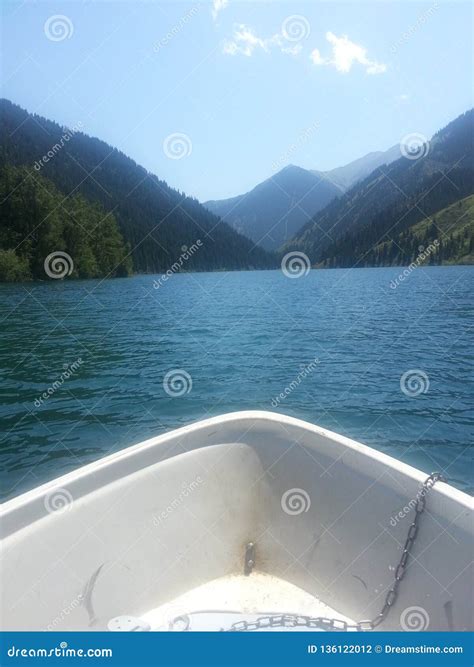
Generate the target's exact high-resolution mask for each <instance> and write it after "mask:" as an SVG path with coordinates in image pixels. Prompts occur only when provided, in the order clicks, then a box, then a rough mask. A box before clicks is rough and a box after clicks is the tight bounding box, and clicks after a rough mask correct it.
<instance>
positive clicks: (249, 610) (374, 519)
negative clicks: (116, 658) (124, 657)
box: [1, 412, 473, 630]
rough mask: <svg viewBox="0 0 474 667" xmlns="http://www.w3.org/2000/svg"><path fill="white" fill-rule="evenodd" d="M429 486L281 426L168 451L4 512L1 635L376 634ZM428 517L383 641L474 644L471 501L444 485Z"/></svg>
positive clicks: (133, 456)
mask: <svg viewBox="0 0 474 667" xmlns="http://www.w3.org/2000/svg"><path fill="white" fill-rule="evenodd" d="M425 479H426V474H425V473H422V472H421V471H419V470H416V469H414V468H412V467H410V466H408V465H405V464H404V463H401V462H399V461H397V460H395V459H393V458H391V457H389V456H387V455H385V454H383V453H380V452H378V451H375V450H373V449H371V448H369V447H367V446H365V445H362V444H360V443H358V442H355V441H353V440H350V439H348V438H345V437H342V436H340V435H337V434H335V433H332V432H330V431H327V430H325V429H322V428H319V427H317V426H314V425H312V424H309V423H306V422H303V421H300V420H297V419H293V418H291V417H286V416H282V415H279V414H276V413H270V412H237V413H232V414H227V415H224V416H221V417H216V418H212V419H208V420H205V421H202V422H199V423H197V424H193V425H190V426H186V427H184V428H180V429H177V430H175V431H172V432H170V433H167V434H164V435H160V436H158V437H156V438H152V439H151V440H147V441H145V442H143V443H140V444H138V445H135V446H132V447H129V448H128V449H125V450H123V451H120V452H118V453H116V454H113V455H111V456H107V457H105V458H103V459H101V460H99V461H97V462H95V463H92V464H90V465H87V466H84V467H82V468H80V469H78V470H76V471H74V472H71V473H69V474H67V475H64V476H62V477H60V478H58V479H56V480H54V481H52V482H49V483H47V484H44V485H42V486H40V487H38V488H36V489H34V490H32V491H29V492H28V493H25V494H23V495H21V496H19V497H17V498H14V499H12V500H10V501H8V502H6V503H5V504H4V505H3V508H2V511H1V530H2V546H3V550H2V554H3V556H2V576H1V586H2V629H3V630H7V629H8V630H91V629H92V630H104V629H107V628H109V629H112V630H124V629H132V630H133V629H134V630H147V629H151V630H168V629H173V630H186V629H192V630H201V629H202V630H209V629H217V630H218V629H231V628H232V627H234V628H235V629H259V628H260V627H261V628H263V629H267V628H268V627H270V629H272V628H273V626H274V627H275V628H280V629H282V628H284V627H285V626H288V627H296V629H308V627H311V624H310V623H309V622H308V621H307V620H305V619H311V618H315V617H318V618H326V619H336V621H335V626H334V627H336V628H337V627H341V628H345V627H347V625H346V624H348V625H349V626H352V625H353V624H354V623H355V622H357V621H359V620H361V619H374V618H377V616H378V614H379V613H380V611H381V609H382V608H383V606H384V603H385V602H386V598H387V593H388V592H389V591H390V589H391V588H392V587H393V585H394V581H395V578H396V577H395V573H396V571H397V570H396V568H397V565H398V564H399V563H400V559H401V557H402V555H403V550H404V545H405V542H406V538H407V532H408V529H409V526H410V524H411V523H412V521H413V517H414V516H415V515H416V509H415V507H416V504H417V502H419V501H420V497H421V498H423V495H422V496H420V494H419V491H420V487H421V485H422V483H423V482H424V481H425ZM425 500H426V510H425V512H424V513H423V515H422V516H421V517H420V521H419V526H418V529H417V531H415V532H417V535H416V539H415V541H414V543H413V544H412V545H411V546H410V554H409V558H408V562H407V563H406V567H405V568H402V569H404V570H405V575H404V576H403V579H402V581H400V583H399V585H397V591H396V593H397V594H396V595H395V596H393V600H392V604H390V605H389V607H390V609H389V610H388V613H386V615H385V616H384V617H383V620H382V622H381V623H380V625H379V629H381V630H400V629H404V630H416V629H419V630H423V629H425V630H469V629H471V626H472V569H471V568H472V563H471V560H472V545H473V524H472V509H473V503H472V499H471V498H470V496H467V495H466V494H464V493H462V492H461V491H459V490H457V489H455V488H453V487H452V486H450V485H449V484H446V483H444V482H439V481H438V482H437V483H436V484H435V485H434V486H433V488H431V490H430V491H429V493H428V494H427V495H426V497H425ZM398 572H400V570H399V571H398ZM277 617H279V619H278V620H277ZM295 618H296V619H298V618H299V620H296V621H295ZM259 619H260V620H259ZM262 619H263V620H262ZM269 619H270V620H269ZM271 619H274V620H273V621H272V620H271ZM292 619H293V620H292ZM278 621H279V622H278ZM337 623H339V625H337ZM234 624H237V625H234ZM321 627H322V629H325V627H324V623H323V624H322V626H321ZM334 627H333V626H330V625H327V626H326V629H334ZM367 628H368V629H369V626H367ZM311 629H320V628H319V626H318V627H317V626H316V625H315V624H314V625H313V627H311Z"/></svg>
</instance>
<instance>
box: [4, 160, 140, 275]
mask: <svg viewBox="0 0 474 667" xmlns="http://www.w3.org/2000/svg"><path fill="white" fill-rule="evenodd" d="M0 201H1V202H2V224H1V226H0V281H18V280H29V279H40V280H42V279H44V280H47V279H49V278H51V277H59V276H58V275H57V274H58V273H60V272H61V270H64V271H65V275H64V277H66V276H67V277H71V278H102V277H116V276H126V275H129V274H130V273H131V270H132V262H131V259H130V257H129V253H130V250H129V248H128V247H127V245H126V244H125V242H124V240H123V237H122V235H121V233H120V231H119V229H118V225H117V222H116V220H115V218H114V216H113V215H112V214H110V213H109V214H107V213H106V212H105V211H104V209H103V208H102V207H101V206H99V205H98V204H91V203H90V202H87V201H86V200H85V199H84V197H82V196H81V195H74V196H72V197H64V195H63V194H61V193H60V192H59V191H58V190H57V188H56V187H55V186H54V184H53V183H52V182H51V181H50V180H49V179H47V178H44V177H43V176H41V175H40V174H38V173H34V175H33V174H32V173H31V172H30V171H29V170H28V169H27V168H26V167H3V168H2V169H0ZM64 253H66V257H65V258H64ZM48 257H49V260H48V259H47V258H48ZM61 257H62V259H61ZM55 258H57V259H56V262H57V263H56V264H55Z"/></svg>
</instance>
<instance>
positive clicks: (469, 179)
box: [281, 109, 474, 266]
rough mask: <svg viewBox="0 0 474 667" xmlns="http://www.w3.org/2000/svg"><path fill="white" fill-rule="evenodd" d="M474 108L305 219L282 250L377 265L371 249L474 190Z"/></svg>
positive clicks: (328, 261) (319, 259) (328, 262)
mask: <svg viewBox="0 0 474 667" xmlns="http://www.w3.org/2000/svg"><path fill="white" fill-rule="evenodd" d="M473 129H474V110H472V109H471V110H469V111H467V112H465V113H464V114H461V115H460V116H459V117H458V118H456V119H454V120H453V121H451V123H449V124H448V125H447V126H446V127H444V128H442V129H441V130H439V131H438V132H437V133H436V134H435V135H433V137H432V139H431V140H430V141H429V142H428V143H427V144H426V145H425V146H424V147H423V148H422V149H421V150H422V151H423V152H422V153H420V155H419V156H417V158H416V159H414V158H413V157H403V156H402V157H401V158H400V159H399V160H396V161H394V162H392V163H391V164H390V165H387V166H386V167H379V168H378V169H376V170H375V171H374V172H372V173H371V174H370V175H369V176H368V177H367V178H365V179H364V180H363V181H361V182H359V183H358V184H356V185H355V186H353V187H352V188H351V189H350V190H349V191H347V192H346V193H345V194H344V195H343V196H342V197H340V198H338V199H337V200H335V201H333V202H331V203H330V204H329V205H328V206H327V207H326V208H325V209H324V210H323V211H321V212H319V213H317V214H316V215H315V217H314V218H313V220H312V221H310V222H308V223H306V224H305V225H304V226H303V227H302V228H301V230H300V231H299V232H298V234H297V235H296V236H295V237H294V238H293V239H292V240H291V241H289V242H288V243H287V244H285V246H284V247H283V248H282V249H281V251H282V252H283V251H288V250H290V249H292V250H300V251H303V252H305V253H306V254H307V255H308V256H309V257H310V259H311V262H312V263H314V264H321V263H322V264H323V265H324V266H353V265H355V264H357V265H359V264H360V265H362V266H370V265H372V264H371V263H370V262H371V260H370V257H371V254H370V253H371V249H372V248H373V247H375V246H376V245H377V244H379V243H380V242H381V241H382V240H383V239H384V238H385V237H386V238H389V236H392V237H393V235H398V234H400V233H402V232H405V231H406V230H408V229H409V228H410V227H411V226H412V225H414V224H416V223H418V222H420V221H421V220H422V219H424V218H426V217H428V216H431V215H433V214H435V213H436V212H438V211H440V210H442V209H444V208H446V207H447V206H449V205H451V204H453V203H455V202H456V201H458V200H460V199H463V198H464V197H467V196H469V195H471V194H472V193H473V191H474V150H473ZM364 258H367V259H364Z"/></svg>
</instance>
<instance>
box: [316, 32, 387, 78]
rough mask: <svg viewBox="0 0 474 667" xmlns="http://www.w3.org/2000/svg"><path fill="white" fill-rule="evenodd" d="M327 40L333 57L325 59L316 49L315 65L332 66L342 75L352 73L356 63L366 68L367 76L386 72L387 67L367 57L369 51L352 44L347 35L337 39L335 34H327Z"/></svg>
mask: <svg viewBox="0 0 474 667" xmlns="http://www.w3.org/2000/svg"><path fill="white" fill-rule="evenodd" d="M326 39H327V41H328V42H329V43H330V44H331V46H332V52H331V55H330V57H329V58H323V57H322V56H321V53H320V51H319V50H318V49H314V50H313V51H312V53H311V56H310V57H311V60H312V61H313V63H314V64H315V65H331V66H332V67H335V68H336V69H337V71H338V72H342V73H347V72H350V71H351V69H352V66H353V65H354V64H356V63H357V64H359V65H362V66H363V67H365V71H366V73H367V74H382V72H385V71H386V69H387V66H386V65H384V64H383V63H378V62H377V61H375V60H370V59H369V58H368V57H367V49H366V48H365V47H363V46H361V45H360V44H356V43H355V42H351V40H350V39H349V38H348V37H347V36H346V35H342V37H337V36H336V35H335V34H334V33H332V32H327V33H326Z"/></svg>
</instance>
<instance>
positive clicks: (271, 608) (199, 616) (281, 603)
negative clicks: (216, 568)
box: [142, 572, 353, 632]
mask: <svg viewBox="0 0 474 667" xmlns="http://www.w3.org/2000/svg"><path fill="white" fill-rule="evenodd" d="M273 614H275V615H279V614H298V615H301V616H324V617H329V618H338V619H341V620H344V621H346V622H348V623H353V620H352V619H350V618H348V617H347V616H344V615H342V614H340V613H339V612H337V611H335V610H334V609H331V607H328V606H327V605H326V604H324V603H323V602H321V601H320V600H318V599H317V598H315V597H314V596H312V595H310V594H309V593H308V592H307V591H304V590H302V589H301V588H298V587H297V586H294V585H293V584H290V583H289V582H287V581H284V580H283V579H279V578H277V577H274V576H272V575H269V574H265V573H262V572H252V574H251V575H250V576H244V575H230V576H226V577H222V578H219V579H215V580H213V581H210V582H208V583H206V584H203V585H202V586H198V587H197V588H194V589H192V590H190V591H188V592H186V593H185V594H184V595H181V596H179V597H178V598H176V599H175V600H173V601H171V602H169V603H166V604H164V605H161V606H160V607H156V608H155V609H152V610H151V611H149V612H148V613H147V614H143V615H142V619H143V620H144V621H146V622H147V623H148V624H149V625H150V626H151V629H152V630H155V631H167V630H174V631H183V630H190V631H194V630H198V631H202V630H227V629H230V628H231V626H232V624H233V623H238V622H241V621H247V622H252V621H254V620H255V619H256V618H257V617H260V616H271V615H273ZM275 629H276V630H279V631H281V630H282V628H281V627H279V628H275ZM287 629H288V630H303V631H304V630H311V631H312V632H314V631H315V630H314V628H305V627H297V628H287ZM266 630H272V628H266Z"/></svg>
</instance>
